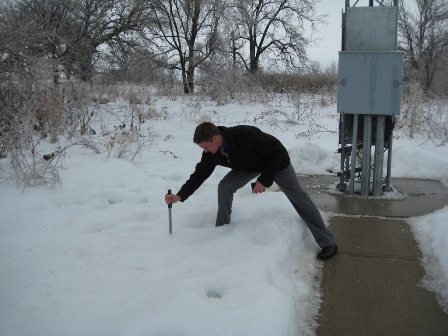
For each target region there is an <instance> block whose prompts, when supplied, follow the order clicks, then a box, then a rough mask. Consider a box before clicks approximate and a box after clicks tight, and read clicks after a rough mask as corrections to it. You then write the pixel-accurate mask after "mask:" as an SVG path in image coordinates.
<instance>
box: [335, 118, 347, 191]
mask: <svg viewBox="0 0 448 336" xmlns="http://www.w3.org/2000/svg"><path fill="white" fill-rule="evenodd" d="M340 121H341V129H340V134H339V142H340V143H341V175H340V178H339V185H338V186H337V188H338V190H345V188H346V185H345V155H346V153H345V114H344V113H341V120H340Z"/></svg>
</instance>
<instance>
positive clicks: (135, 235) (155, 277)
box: [0, 97, 448, 336]
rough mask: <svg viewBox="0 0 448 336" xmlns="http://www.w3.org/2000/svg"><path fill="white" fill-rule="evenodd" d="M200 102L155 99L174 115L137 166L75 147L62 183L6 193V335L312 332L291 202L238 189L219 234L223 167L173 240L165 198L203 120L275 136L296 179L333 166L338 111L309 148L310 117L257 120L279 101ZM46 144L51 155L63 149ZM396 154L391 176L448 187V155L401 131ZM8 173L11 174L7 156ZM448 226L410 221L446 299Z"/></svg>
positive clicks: (0, 306)
mask: <svg viewBox="0 0 448 336" xmlns="http://www.w3.org/2000/svg"><path fill="white" fill-rule="evenodd" d="M195 99H203V101H202V102H201V103H200V105H199V104H198V102H197V101H196V102H191V101H189V100H188V98H177V99H172V97H159V98H157V99H156V101H155V102H154V106H153V108H156V109H160V110H161V109H164V110H166V111H167V114H168V116H169V117H168V118H167V119H166V120H152V121H151V123H150V124H149V123H146V124H143V126H145V127H147V126H150V127H151V128H152V130H153V131H155V132H156V133H157V135H158V137H157V141H156V142H155V143H154V144H153V145H152V146H151V147H149V148H146V149H144V150H143V151H142V153H141V155H138V156H137V157H136V158H135V160H133V161H132V162H130V161H129V160H125V159H117V158H115V157H113V155H111V156H110V157H107V155H106V154H104V153H103V154H95V153H93V151H91V150H89V149H87V148H83V147H80V146H78V147H76V146H75V147H71V148H69V149H68V152H67V155H66V157H65V160H64V165H63V166H64V169H62V170H61V171H60V175H61V179H62V184H61V185H60V186H59V187H57V188H53V189H50V188H48V187H45V186H39V187H34V188H28V189H25V190H22V188H18V187H16V186H15V185H14V184H12V183H11V184H1V185H0V197H1V202H0V213H1V214H2V215H1V218H2V219H1V224H0V334H1V335H5V336H8V335H11V336H12V335H22V336H25V335H48V336H51V335H67V336H69V335H85V336H88V335H108V336H109V335H195V336H197V335H245V336H249V335H257V336H263V335H314V330H315V328H316V322H315V320H314V319H315V317H316V315H317V313H318V309H319V305H320V302H321V294H320V292H319V288H318V283H319V277H320V273H321V269H322V267H323V263H322V262H320V261H318V260H317V259H316V253H317V252H318V251H319V248H318V246H317V244H316V243H315V242H314V240H313V237H312V236H311V234H310V233H309V231H308V230H307V229H306V226H305V225H304V223H303V221H302V220H301V219H300V218H298V217H297V215H296V213H295V212H294V210H293V208H292V206H291V205H290V204H289V202H288V201H287V200H286V198H285V197H284V195H283V194H282V193H279V192H274V191H273V190H271V191H269V192H267V193H264V194H262V195H252V194H251V191H250V186H247V187H245V188H242V189H241V190H239V191H238V192H237V193H236V194H235V200H234V207H233V214H232V223H231V224H230V225H227V226H224V227H220V228H215V227H214V220H215V216H216V203H217V196H216V186H217V183H218V182H219V181H220V179H221V178H222V177H223V176H224V175H225V174H226V172H227V170H226V169H225V168H222V167H218V168H217V169H216V170H215V172H214V173H213V175H212V176H211V177H210V178H209V179H208V180H207V181H206V182H205V183H204V184H203V185H202V186H201V188H200V189H199V190H198V191H197V192H196V193H195V194H194V195H193V196H192V197H191V198H189V199H188V200H187V201H186V202H185V203H177V204H175V205H173V209H172V215H173V233H172V234H169V233H168V209H167V206H166V204H165V203H164V197H163V196H164V194H165V193H166V191H167V190H168V189H172V191H173V192H177V190H178V189H179V188H180V187H181V185H182V184H183V183H184V181H186V179H187V178H188V177H189V175H190V174H191V173H192V172H193V169H194V166H195V164H196V163H197V161H198V159H199V157H200V155H201V150H200V148H199V147H197V146H196V145H194V144H193V142H192V136H193V131H194V128H195V127H196V125H197V122H198V119H199V118H201V117H203V116H204V115H206V116H209V117H210V118H211V120H212V121H213V122H215V123H217V124H220V125H226V126H232V125H236V124H255V125H256V126H258V127H260V128H261V129H262V130H264V131H266V132H268V133H271V134H273V135H274V136H276V137H278V138H279V139H280V140H281V141H282V142H283V143H284V144H285V146H286V147H287V148H288V150H289V152H290V153H291V160H292V163H293V166H294V168H295V169H296V171H297V172H299V173H307V174H329V171H337V170H338V167H339V157H338V155H337V154H336V153H335V151H336V149H337V126H338V120H337V118H336V116H335V114H334V112H332V111H335V110H336V108H335V106H334V105H333V104H330V105H328V106H325V107H321V108H320V109H319V111H318V112H317V113H320V114H321V120H322V122H324V123H325V124H326V127H327V128H328V129H330V130H334V132H333V133H332V132H327V133H318V134H315V135H312V136H311V137H310V138H309V139H307V138H296V134H298V133H299V132H303V131H306V130H307V129H309V125H308V124H307V123H306V122H305V121H303V122H300V123H291V122H288V123H286V122H279V123H278V124H272V123H271V125H268V124H267V123H260V122H258V123H254V122H253V118H254V116H257V115H260V113H261V112H262V111H266V109H269V106H267V105H269V103H267V104H264V105H261V104H255V103H248V104H244V105H242V104H236V103H235V104H228V105H224V106H216V104H215V103H214V102H212V101H209V100H208V99H206V98H195ZM276 104H277V103H276ZM280 105H281V104H280ZM192 106H194V107H195V108H198V106H200V113H196V112H195V111H194V109H193V107H192ZM122 108H123V104H118V103H116V104H114V103H109V104H108V105H107V108H105V109H104V111H105V112H104V113H106V111H110V110H114V109H115V110H114V111H115V112H114V113H112V115H114V116H116V115H117V114H119V112H120V111H121V112H122V113H124V111H122V110H120V109H122ZM274 108H275V109H279V108H283V109H288V108H289V109H291V108H292V107H290V106H279V105H278V104H277V105H275V107H272V109H274ZM332 113H333V115H332V116H331V114H332ZM105 118H106V115H103V116H102V119H101V120H103V121H104V119H105ZM111 123H112V122H111ZM398 135H400V133H398ZM59 141H60V144H61V145H62V144H63V142H64V141H65V139H64V138H63V137H60V139H59ZM43 146H47V152H51V150H52V148H54V147H55V146H56V145H54V144H50V143H44V144H43ZM394 148H395V150H394V159H393V166H392V172H393V176H394V177H414V178H430V179H437V180H440V181H441V182H442V183H444V184H445V185H446V186H448V155H447V152H448V149H447V148H446V147H434V146H433V145H432V144H431V143H430V142H425V140H424V139H423V138H422V139H415V140H409V139H407V138H406V137H405V136H404V135H401V136H400V137H399V138H398V139H395V140H394ZM43 152H45V150H43ZM0 168H2V169H3V170H5V171H8V170H10V167H9V163H8V162H7V160H0ZM322 214H323V216H324V218H327V217H328V216H327V214H326V213H324V212H322ZM447 218H448V207H445V208H444V209H441V210H438V211H436V212H435V213H433V214H429V215H426V216H423V217H419V218H413V219H411V220H410V222H411V223H412V224H411V225H412V227H413V229H414V231H415V232H416V235H417V238H418V240H419V244H420V246H421V248H422V251H423V253H424V259H425V260H426V265H427V266H428V269H429V270H430V273H431V275H432V277H431V279H429V280H428V283H429V284H427V287H428V288H431V290H434V291H435V292H437V293H439V296H440V297H442V298H443V297H445V298H446V297H447V293H448V290H447V288H448V285H447V284H448V261H447V259H446V257H445V258H444V257H443V256H446V255H448V245H447V243H446V241H447V239H448V224H447ZM431 270H433V271H431ZM440 302H441V304H445V305H447V302H446V300H445V301H444V300H440ZM447 306H448V305H447ZM445 309H446V306H445Z"/></svg>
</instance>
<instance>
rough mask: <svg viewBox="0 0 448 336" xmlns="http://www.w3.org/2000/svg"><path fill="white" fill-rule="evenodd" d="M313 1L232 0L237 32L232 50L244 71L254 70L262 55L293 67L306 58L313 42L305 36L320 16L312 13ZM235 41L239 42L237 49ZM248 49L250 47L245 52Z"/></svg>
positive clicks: (314, 3)
mask: <svg viewBox="0 0 448 336" xmlns="http://www.w3.org/2000/svg"><path fill="white" fill-rule="evenodd" d="M316 3H317V1H316V0H234V8H235V9H236V11H237V15H236V17H237V23H236V24H237V26H238V33H239V35H238V36H237V37H236V38H235V36H234V37H233V39H232V40H233V41H234V43H233V46H232V48H233V50H232V53H234V55H236V56H238V57H239V59H240V61H241V62H242V64H243V65H244V67H245V68H246V70H248V71H250V72H257V71H258V70H259V67H260V60H261V56H262V55H266V56H267V54H270V55H271V56H272V59H276V60H280V61H283V62H284V63H286V64H288V65H292V66H294V67H295V66H298V64H300V63H302V62H304V61H306V60H307V56H306V47H307V46H308V45H309V44H310V43H312V40H311V37H310V36H308V37H307V36H306V35H305V28H304V25H305V23H309V24H310V27H311V29H312V30H313V29H314V25H315V24H316V23H318V22H323V17H321V16H317V15H316V13H315V7H316ZM238 42H239V43H240V44H241V42H242V44H243V45H244V48H243V47H241V45H240V46H239V47H238V48H237V47H236V46H237V45H238ZM247 49H248V50H249V51H248V52H247Z"/></svg>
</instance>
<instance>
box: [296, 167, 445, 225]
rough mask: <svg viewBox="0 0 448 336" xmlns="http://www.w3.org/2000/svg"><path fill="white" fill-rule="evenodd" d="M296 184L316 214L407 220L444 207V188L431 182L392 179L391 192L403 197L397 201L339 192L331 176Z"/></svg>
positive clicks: (336, 180)
mask: <svg viewBox="0 0 448 336" xmlns="http://www.w3.org/2000/svg"><path fill="white" fill-rule="evenodd" d="M299 182H300V184H301V185H302V187H303V188H304V189H305V190H306V191H307V192H308V194H309V195H310V197H311V199H312V200H313V201H314V202H315V203H316V205H317V207H318V208H319V209H320V210H322V211H326V212H332V213H336V214H349V215H363V216H384V217H398V218H407V217H414V216H421V215H424V214H428V213H431V212H433V211H435V210H438V209H441V208H443V207H444V206H446V205H448V188H446V187H445V186H444V185H443V184H441V183H440V182H439V181H434V180H421V179H407V178H392V179H391V184H392V186H393V188H394V190H396V191H397V192H399V193H400V194H402V195H403V199H400V200H398V199H392V200H391V199H385V198H383V197H380V198H374V197H369V198H363V197H361V196H359V195H358V196H357V195H354V196H352V195H348V194H346V193H342V192H339V191H337V190H336V185H337V184H338V183H339V178H338V177H336V176H335V175H318V176H315V175H299Z"/></svg>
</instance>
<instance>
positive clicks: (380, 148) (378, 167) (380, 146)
mask: <svg viewBox="0 0 448 336" xmlns="http://www.w3.org/2000/svg"><path fill="white" fill-rule="evenodd" d="M385 120H386V117H385V116H383V115H379V116H377V119H376V139H375V162H374V169H373V196H381V195H382V194H383V162H384V127H385Z"/></svg>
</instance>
